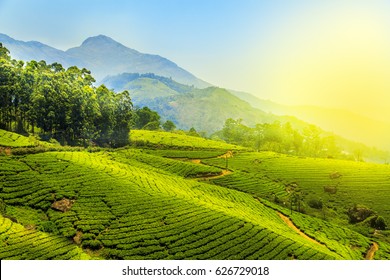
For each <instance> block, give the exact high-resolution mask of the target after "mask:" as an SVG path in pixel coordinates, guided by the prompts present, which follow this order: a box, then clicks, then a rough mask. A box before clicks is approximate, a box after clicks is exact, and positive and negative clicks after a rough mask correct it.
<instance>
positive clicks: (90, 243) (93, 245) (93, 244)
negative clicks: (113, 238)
mask: <svg viewBox="0 0 390 280" xmlns="http://www.w3.org/2000/svg"><path fill="white" fill-rule="evenodd" d="M83 247H84V248H90V249H92V250H99V249H100V248H101V247H102V243H101V242H100V241H99V240H85V241H83Z"/></svg>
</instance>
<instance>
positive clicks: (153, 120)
mask: <svg viewBox="0 0 390 280" xmlns="http://www.w3.org/2000/svg"><path fill="white" fill-rule="evenodd" d="M135 117H136V118H135V128H137V129H147V130H157V129H159V127H160V116H159V115H158V113H157V112H155V111H152V110H150V109H149V108H148V107H143V108H141V109H137V110H135Z"/></svg>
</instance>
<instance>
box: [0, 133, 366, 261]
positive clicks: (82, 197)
mask: <svg viewBox="0 0 390 280" xmlns="http://www.w3.org/2000/svg"><path fill="white" fill-rule="evenodd" d="M186 137H189V136H186ZM182 152H183V153H184V152H186V151H182ZM143 154H144V152H141V151H135V150H126V149H122V150H118V151H115V152H100V153H99V152H98V153H87V152H50V153H42V154H34V155H26V156H24V157H23V158H14V157H11V158H9V157H4V159H0V160H1V165H0V172H3V173H6V172H7V176H6V177H5V179H4V180H3V181H1V182H0V187H1V188H3V192H2V193H1V196H2V197H1V198H3V199H4V201H5V202H6V203H7V204H10V205H14V204H22V205H31V206H34V207H37V208H39V207H41V206H42V207H44V209H45V211H46V213H47V215H48V218H49V220H48V223H45V224H43V226H42V229H44V230H49V231H50V229H51V230H52V231H54V230H55V228H54V226H55V227H57V229H58V234H59V235H58V238H59V239H60V240H63V238H64V236H65V237H67V238H69V237H74V238H75V239H77V236H78V235H79V233H81V234H80V236H81V246H82V247H83V248H89V249H91V250H96V254H100V255H101V256H105V257H107V258H112V259H156V258H158V259H178V258H184V259H221V258H223V259H287V258H289V253H291V252H293V254H294V256H296V258H300V259H339V258H347V259H350V258H358V257H357V256H356V255H353V254H349V251H348V249H347V248H348V247H349V245H347V243H345V245H344V244H341V245H338V247H336V246H335V245H334V244H333V242H334V240H333V239H326V237H325V236H324V237H323V240H322V242H324V243H325V244H327V245H329V246H331V244H333V245H332V246H333V247H331V248H332V250H334V251H332V250H329V249H328V248H327V247H325V246H320V245H316V244H314V243H312V242H311V241H308V240H306V239H305V238H303V237H300V236H299V235H298V234H296V233H295V232H294V231H293V230H291V229H290V228H289V227H288V226H287V224H286V223H284V222H283V220H281V219H280V217H279V216H278V215H277V213H276V212H275V211H274V210H273V209H272V208H271V207H270V206H267V205H266V204H264V203H263V202H262V201H259V200H256V199H254V198H253V196H252V195H249V194H246V193H243V192H240V191H235V190H230V189H228V188H221V187H218V186H215V185H210V184H206V183H203V182H199V181H197V180H193V179H184V178H183V177H181V176H183V175H180V174H182V173H181V171H178V172H173V169H172V170H170V168H174V164H173V160H170V159H166V158H162V157H158V156H156V155H154V156H153V155H150V154H149V155H148V154H146V155H143ZM234 158H235V156H234V157H233V158H231V159H234ZM187 165H188V163H187V162H180V161H178V165H177V166H178V167H181V166H187ZM189 166H191V168H197V167H199V168H209V169H210V168H211V167H209V166H203V167H202V165H198V164H190V165H189ZM178 170H179V169H178ZM172 173H173V174H172ZM233 174H234V173H233ZM179 175H180V176H179ZM118 194H120V195H118ZM59 197H73V198H74V199H75V203H74V204H73V205H72V207H71V208H70V209H69V211H67V212H59V211H54V210H52V209H50V205H51V203H52V202H53V200H54V199H57V198H59ZM47 204H48V205H47ZM49 221H50V223H49ZM43 227H45V228H43ZM72 228H73V230H72ZM75 229H77V231H78V233H75ZM331 229H333V228H332V226H331V225H328V228H327V229H326V230H325V232H326V234H328V233H329V232H330V230H331ZM50 235H51V236H52V235H53V233H50ZM60 235H61V236H62V237H61V236H60ZM61 238H62V239H61ZM359 242H360V241H359ZM362 242H363V241H362ZM362 246H363V245H362ZM25 250H26V249H23V248H19V249H18V251H13V253H12V256H14V257H15V258H21V256H23V252H25ZM58 250H59V249H58ZM335 251H337V253H335ZM2 252H4V249H3V247H0V256H1V254H2ZM26 256H27V258H32V259H34V258H35V257H34V256H31V255H26ZM46 256H47V255H43V257H46ZM53 256H55V257H58V258H61V257H62V256H63V255H61V254H60V255H56V254H55V253H53ZM4 257H5V258H7V257H8V255H4ZM47 258H49V257H47Z"/></svg>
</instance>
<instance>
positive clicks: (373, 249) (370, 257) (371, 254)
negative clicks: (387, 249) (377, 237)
mask: <svg viewBox="0 0 390 280" xmlns="http://www.w3.org/2000/svg"><path fill="white" fill-rule="evenodd" d="M378 249H379V245H378V243H376V242H374V243H372V245H371V247H370V249H368V251H367V254H366V260H373V259H374V255H375V252H376V251H378Z"/></svg>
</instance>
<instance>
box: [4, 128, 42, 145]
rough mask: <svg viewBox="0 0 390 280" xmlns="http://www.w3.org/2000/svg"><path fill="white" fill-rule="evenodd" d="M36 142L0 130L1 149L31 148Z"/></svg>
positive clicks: (32, 139)
mask: <svg viewBox="0 0 390 280" xmlns="http://www.w3.org/2000/svg"><path fill="white" fill-rule="evenodd" d="M36 145H37V141H36V140H35V139H34V138H32V137H26V136H23V135H20V134H17V133H13V132H9V131H6V130H2V129H0V146H3V147H32V146H36Z"/></svg>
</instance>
